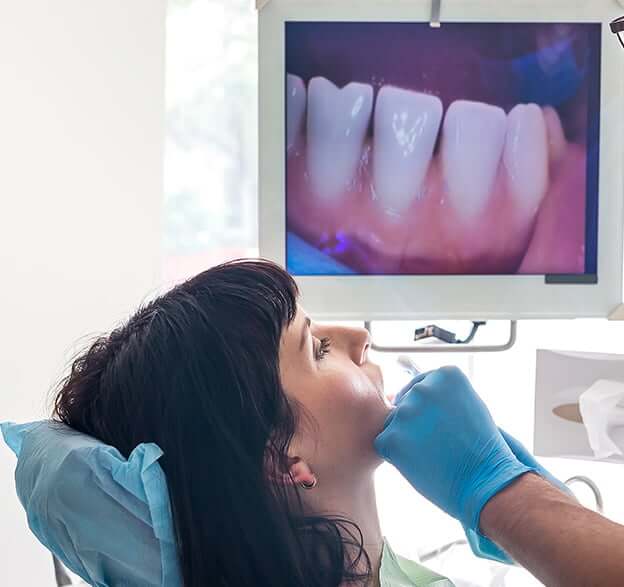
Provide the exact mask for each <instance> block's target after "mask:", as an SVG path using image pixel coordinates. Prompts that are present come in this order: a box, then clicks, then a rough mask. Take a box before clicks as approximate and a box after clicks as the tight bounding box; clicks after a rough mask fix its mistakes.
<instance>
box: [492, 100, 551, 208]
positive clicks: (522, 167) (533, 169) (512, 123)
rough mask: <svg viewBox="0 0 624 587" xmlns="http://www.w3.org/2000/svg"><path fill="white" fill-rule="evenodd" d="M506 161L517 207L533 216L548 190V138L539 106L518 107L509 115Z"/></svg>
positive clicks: (510, 185)
mask: <svg viewBox="0 0 624 587" xmlns="http://www.w3.org/2000/svg"><path fill="white" fill-rule="evenodd" d="M503 159H504V162H505V167H506V169H507V174H508V181H509V188H510V191H511V194H512V196H513V197H514V198H515V199H516V204H517V205H518V206H519V207H520V209H521V210H523V211H524V212H525V213H527V214H534V213H535V212H537V209H538V207H539V205H540V204H541V202H542V198H543V197H544V195H545V194H546V189H547V187H548V137H547V133H546V123H545V122H544V116H543V115H542V109H541V108H540V107H539V106H537V105H535V104H519V105H518V106H516V107H515V108H514V109H513V110H512V111H511V112H510V113H509V117H508V124H507V138H506V141H505V153H504V155H503Z"/></svg>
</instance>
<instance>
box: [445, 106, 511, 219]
mask: <svg viewBox="0 0 624 587" xmlns="http://www.w3.org/2000/svg"><path fill="white" fill-rule="evenodd" d="M506 130H507V116H506V115H505V111H504V110H503V109H502V108H498V107H497V106H490V105H489V104H483V103H481V102H468V101H465V100H458V101H457V102H453V104H451V106H450V107H449V109H448V111H447V113H446V117H445V119H444V129H443V131H442V163H443V166H444V176H445V182H446V186H447V189H448V195H449V199H450V201H451V202H452V203H453V205H454V207H455V209H456V210H457V211H458V212H459V213H460V214H461V216H462V217H463V218H464V219H465V220H467V221H472V220H474V219H475V218H476V217H477V216H478V215H479V213H480V212H481V211H482V210H483V208H484V206H485V204H486V203H487V200H488V197H489V195H490V192H491V191H492V187H493V185H494V180H495V179H496V174H497V172H498V165H499V163H500V158H501V155H502V152H503V145H504V144H505V133H506Z"/></svg>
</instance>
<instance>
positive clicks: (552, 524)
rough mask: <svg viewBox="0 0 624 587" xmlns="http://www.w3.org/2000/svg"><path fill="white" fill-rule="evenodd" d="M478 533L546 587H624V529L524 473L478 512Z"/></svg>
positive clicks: (534, 476) (535, 476) (536, 477)
mask: <svg viewBox="0 0 624 587" xmlns="http://www.w3.org/2000/svg"><path fill="white" fill-rule="evenodd" d="M481 531H482V532H483V533H484V534H486V535H487V536H489V537H490V538H492V540H494V541H495V542H497V543H498V544H500V546H502V547H503V548H504V549H505V550H506V551H507V552H508V553H509V554H510V555H511V556H512V557H513V558H514V559H515V560H516V561H518V563H520V564H521V565H522V566H523V567H525V568H527V569H528V570H529V571H531V573H533V574H534V575H535V576H536V577H537V578H538V579H539V580H540V581H542V582H543V583H544V584H545V585H548V586H549V587H551V586H557V587H558V586H562V587H563V586H569V587H576V586H577V585H578V586H581V585H583V586H585V585H600V586H601V587H602V586H604V587H611V586H613V587H616V586H620V585H624V526H620V525H618V524H615V523H614V522H611V521H610V520H607V519H606V518H603V517H602V516H600V515H599V514H597V513H595V512H592V511H590V510H588V509H585V508H583V507H582V506H580V505H578V503H576V502H574V501H573V500H571V499H570V498H569V497H568V496H566V495H565V494H563V493H561V491H559V490H557V489H555V488H554V487H553V486H552V485H551V484H549V483H547V482H546V481H544V479H542V478H541V477H539V476H537V475H533V474H527V475H523V476H522V477H520V478H519V479H518V480H517V481H515V482H514V483H512V484H511V485H510V486H509V487H507V488H506V489H504V490H503V491H501V492H500V493H498V494H497V495H495V496H494V497H493V498H492V499H491V500H490V501H489V502H488V503H487V504H486V505H485V507H484V508H483V511H482V512H481Z"/></svg>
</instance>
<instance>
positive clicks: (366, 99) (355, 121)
mask: <svg viewBox="0 0 624 587" xmlns="http://www.w3.org/2000/svg"><path fill="white" fill-rule="evenodd" d="M372 109H373V88H372V86H370V85H367V84H359V83H350V84H349V85H347V86H345V87H344V88H342V89H338V88H337V87H336V86H335V85H334V84H333V83H332V82H330V81H329V80H327V79H325V78H321V77H315V78H313V79H312V80H310V85H309V87H308V129H307V133H308V149H307V157H308V171H309V173H310V182H311V183H312V187H313V189H314V190H315V191H316V193H317V194H318V195H319V196H321V197H323V198H327V199H335V198H337V197H338V196H339V195H340V194H342V193H343V192H344V191H345V190H346V189H347V187H348V185H349V184H350V183H351V181H352V180H353V178H354V176H355V172H356V170H357V167H358V164H359V161H360V158H361V156H362V147H363V145H364V138H365V137H366V132H367V130H368V125H369V122H370V117H371V112H372Z"/></svg>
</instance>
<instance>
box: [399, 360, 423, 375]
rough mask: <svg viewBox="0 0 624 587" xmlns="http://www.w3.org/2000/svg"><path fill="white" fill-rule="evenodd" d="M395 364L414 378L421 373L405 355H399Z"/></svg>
mask: <svg viewBox="0 0 624 587" xmlns="http://www.w3.org/2000/svg"><path fill="white" fill-rule="evenodd" d="M397 363H398V364H399V365H401V367H403V369H405V371H407V372H408V373H409V374H410V375H412V376H413V377H416V376H417V375H420V373H421V370H420V368H419V367H418V365H416V363H414V361H412V359H411V358H410V357H408V356H407V355H400V356H399V357H398V358H397Z"/></svg>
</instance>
